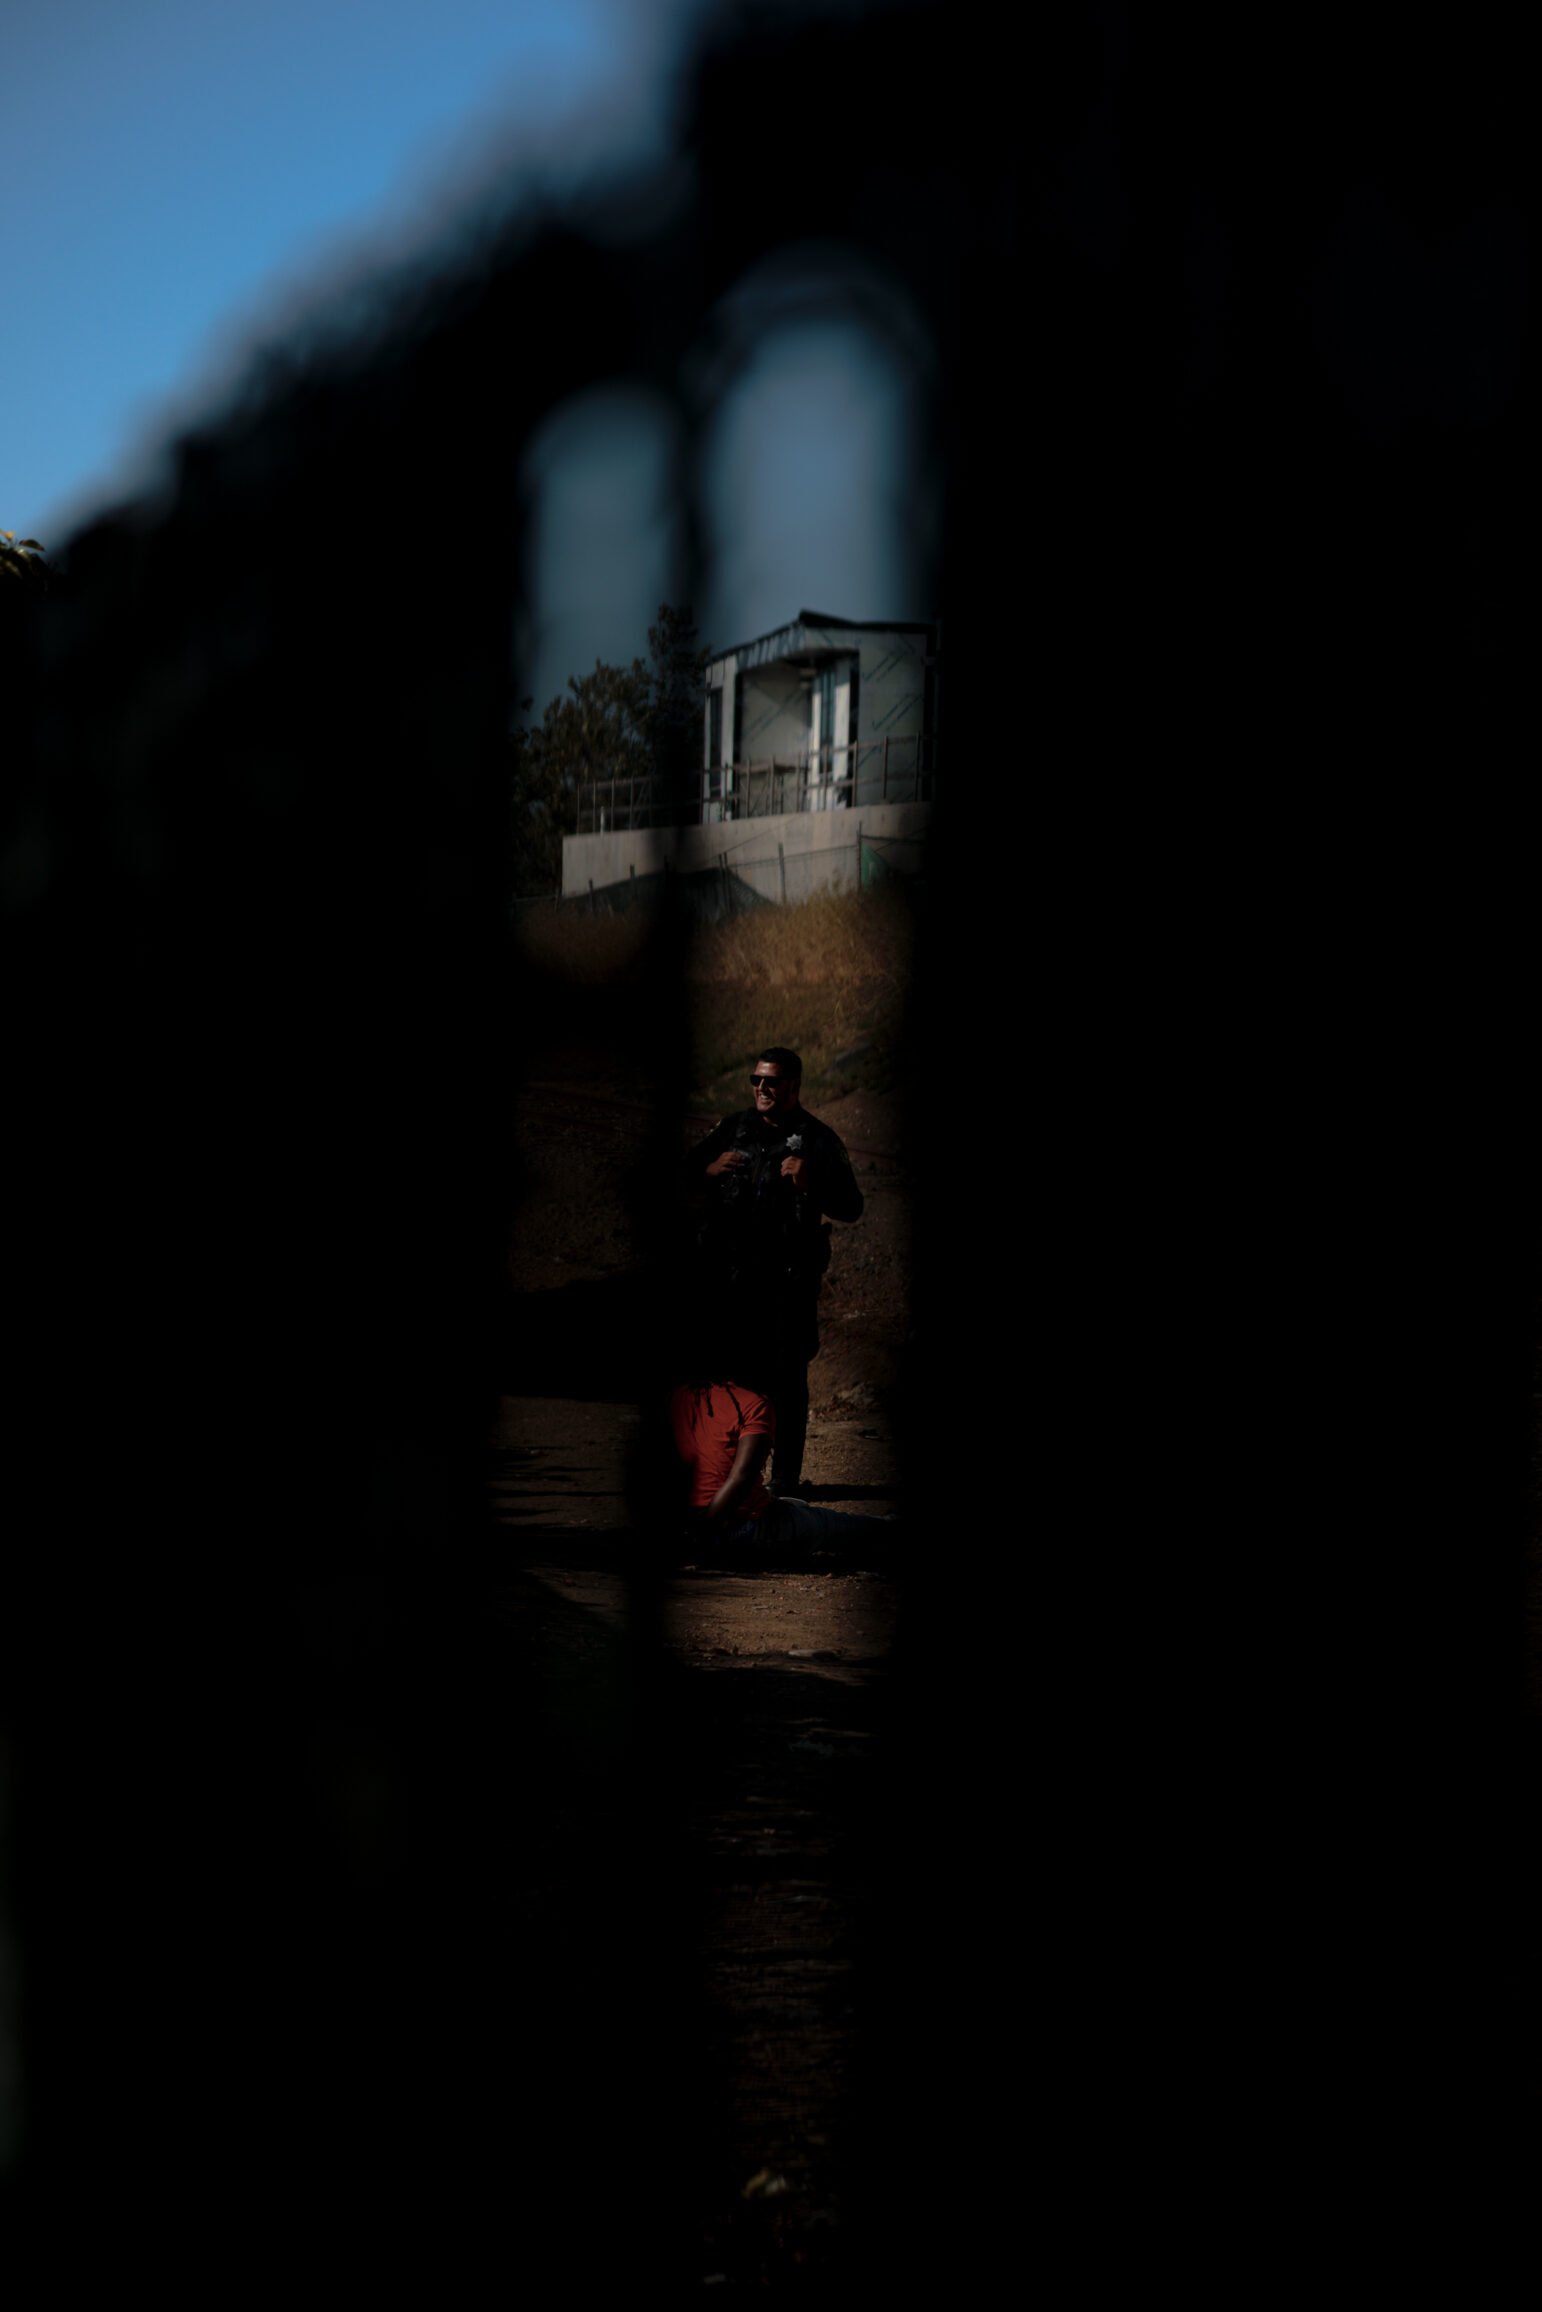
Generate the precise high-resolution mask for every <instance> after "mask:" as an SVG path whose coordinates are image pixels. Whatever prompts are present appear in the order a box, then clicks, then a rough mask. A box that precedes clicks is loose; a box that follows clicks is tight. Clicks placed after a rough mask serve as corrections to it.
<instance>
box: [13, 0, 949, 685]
mask: <svg viewBox="0 0 1542 2312" xmlns="http://www.w3.org/2000/svg"><path fill="white" fill-rule="evenodd" d="M701 4H702V0H435V4H430V0H0V87H3V89H4V92H5V116H6V129H5V154H6V188H7V189H6V197H5V201H4V204H3V208H0V296H3V300H4V313H5V320H6V356H5V360H4V362H3V364H0V525H3V526H4V527H6V528H9V529H14V530H16V531H17V532H19V533H22V534H26V535H31V536H35V537H39V538H41V539H42V540H43V542H44V544H45V545H53V546H58V545H59V544H61V543H62V542H63V540H64V539H65V538H66V537H67V536H68V534H69V532H70V531H71V530H72V529H73V528H75V527H76V526H78V524H79V523H80V522H82V521H83V520H85V519H87V518H89V516H90V515H92V514H93V513H94V512H97V511H99V510H101V509H102V508H103V507H104V506H108V505H111V504H113V503H114V502H117V501H119V500H121V499H122V498H123V497H125V496H127V495H130V494H132V492H133V490H134V489H135V488H136V487H137V486H138V485H139V484H141V483H142V482H143V481H145V480H146V479H148V478H149V476H150V474H151V473H152V472H153V466H154V453H155V449H156V446H157V444H158V443H160V442H161V441H164V440H165V439H166V438H167V437H168V436H169V435H170V434H171V433H172V432H173V431H174V430H175V428H176V427H177V426H178V424H179V423H182V422H185V421H186V420H187V419H188V418H189V417H190V416H192V415H193V414H194V413H195V412H196V411H197V410H198V408H199V406H200V403H201V402H205V401H208V400H210V399H213V398H216V397H217V396H218V394H219V392H220V389H221V387H222V385H223V384H225V383H227V382H228V381H229V379H230V377H231V376H232V374H233V373H234V372H236V371H237V370H238V369H239V366H240V362H241V358H242V352H243V348H245V347H246V346H249V345H250V344H252V343H253V342H255V341H257V340H260V338H261V337H262V336H263V334H264V332H265V330H271V328H272V327H273V326H274V325H275V322H276V320H277V318H278V317H279V316H281V315H282V314H283V313H284V312H285V311H286V310H288V309H291V308H294V307H296V306H299V307H303V306H304V305H305V304H306V303H307V302H310V301H315V300H317V299H320V298H324V297H325V295H326V293H327V285H328V283H329V282H335V281H337V280H338V279H340V278H345V277H346V276H347V275H348V274H349V272H350V271H356V270H358V269H360V268H363V269H366V270H367V269H368V268H369V267H370V266H371V265H372V264H373V263H376V262H379V261H380V260H381V259H382V258H383V257H384V256H386V255H387V254H388V253H389V252H391V251H392V250H394V249H398V248H400V247H401V246H402V244H403V243H404V241H407V240H410V239H412V238H413V237H418V238H420V239H428V240H430V241H431V240H432V237H433V234H434V232H435V230H436V228H437V226H438V225H440V224H442V223H443V222H445V221H446V220H448V219H449V218H450V217H451V216H453V214H454V213H455V210H456V208H457V205H459V204H462V203H464V201H465V200H466V199H467V198H468V194H469V188H470V187H471V186H472V185H473V184H475V183H476V182H477V181H479V179H485V177H486V175H487V173H488V171H489V170H490V169H491V167H492V166H493V165H494V159H495V156H496V159H497V162H498V163H499V164H500V165H502V166H505V167H507V166H509V165H512V167H513V169H514V170H515V172H516V174H520V173H522V174H524V175H525V176H527V177H529V178H530V179H531V180H532V181H541V182H543V183H545V184H546V185H548V186H549V187H560V185H561V183H562V182H563V181H564V178H565V177H566V176H571V175H572V174H573V173H574V172H575V171H576V172H582V171H583V170H584V169H586V168H593V167H597V166H599V165H600V156H601V155H605V156H608V158H609V159H610V160H612V161H614V159H615V158H616V156H617V155H618V154H619V155H620V156H621V157H622V158H623V159H624V158H625V156H626V155H627V154H628V153H635V154H636V155H637V156H638V157H645V156H646V155H647V154H648V152H649V151H650V150H654V151H656V150H657V149H658V148H659V146H660V144H661V142H662V141H663V140H664V139H665V138H666V137H667V134H668V119H669V105H670V98H671V77H672V76H671V59H672V56H673V54H674V49H675V43H676V40H677V38H678V34H679V31H680V29H681V27H682V26H683V25H684V24H685V23H686V22H688V21H689V20H690V18H691V17H693V16H694V14H695V13H696V11H697V9H698V8H699V6H700V5H701ZM848 351H849V349H848ZM861 373H862V363H861V360H860V358H857V359H856V360H855V362H854V363H853V361H852V360H850V359H849V358H848V354H847V353H843V351H842V348H841V345H840V342H839V340H838V333H832V331H831V330H830V329H828V328H826V329H824V330H823V331H822V332H821V331H820V330H819V329H818V328H810V327H807V326H804V327H801V328H795V329H793V330H792V331H791V332H789V333H785V334H784V335H783V337H781V338H780V339H779V340H777V341H776V342H775V343H769V342H768V344H767V345H766V347H765V348H764V353H763V358H757V359H755V360H752V361H751V362H749V364H748V365H747V368H746V371H745V374H744V378H743V383H742V386H741V387H740V389H739V392H738V395H737V397H736V399H735V401H734V403H733V406H732V407H730V408H728V409H727V410H725V413H724V418H723V434H724V446H723V448H722V450H721V452H720V453H719V454H718V455H717V456H716V458H715V461H714V470H715V471H716V472H717V474H718V476H719V480H718V503H717V508H716V513H715V523H716V526H717V527H718V529H719V530H720V532H721V535H722V537H723V538H724V540H725V541H728V540H730V539H731V541H732V551H731V552H727V553H725V554H724V556H723V558H722V567H721V569H720V570H719V574H718V583H717V585H716V588H715V595H714V599H713V601H712V602H711V603H708V604H701V605H698V606H697V607H698V611H699V614H700V616H701V620H702V624H703V627H704V630H705V631H706V633H707V638H708V639H709V640H711V641H713V642H715V643H727V642H732V641H737V640H740V639H742V638H743V637H744V636H745V635H748V634H752V633H756V632H760V631H764V630H765V629H767V628H769V627H772V626H775V625H778V624H780V623H782V622H783V621H784V620H785V619H787V618H789V617H791V616H792V615H793V614H794V613H795V612H796V610H797V609H798V608H799V607H800V606H801V605H802V604H803V603H805V602H806V603H811V604H813V605H815V606H818V607H820V608H830V609H834V610H837V611H840V612H843V613H845V614H846V615H849V616H852V617H858V618H861V617H880V616H890V615H897V616H921V615H925V614H926V611H927V606H926V605H922V604H917V603H915V602H913V601H911V600H909V599H908V598H905V599H900V598H894V599H891V598H890V597H891V595H895V594H896V589H897V590H898V594H900V595H903V593H904V586H903V568H904V563H905V557H904V554H903V552H902V551H900V548H901V546H902V544H903V541H902V540H901V539H899V537H898V533H897V532H896V530H895V525H894V520H893V515H894V508H893V506H892V505H890V504H888V503H887V501H886V497H885V488H886V485H885V482H884V476H883V470H882V469H884V467H885V461H886V459H887V460H889V462H890V463H891V464H892V459H893V457H894V456H898V455H899V454H900V434H899V433H897V432H896V431H895V428H896V426H897V425H901V419H902V413H900V412H898V411H897V409H896V407H895V406H894V398H893V395H892V394H889V395H887V397H886V396H885V393H884V392H883V391H882V390H881V389H879V390H877V397H876V400H872V399H864V389H863V388H862V387H861V385H860V383H858V382H854V381H856V380H858V379H859V377H860V374H861ZM658 428H659V419H658V414H657V413H653V412H649V411H647V410H645V409H643V410H638V409H631V410H630V411H629V410H628V408H627V406H626V405H625V404H615V403H612V404H611V405H608V406H607V407H606V408H604V409H602V410H599V411H597V412H590V413H589V417H588V419H587V420H585V421H584V422H577V421H574V422H569V423H567V424H565V425H559V426H558V427H556V428H555V429H554V434H553V440H552V442H551V443H549V444H548V445H547V449H546V452H545V458H546V466H547V469H548V478H547V482H546V484H545V486H544V495H543V498H542V515H543V520H542V522H541V525H540V536H539V538H538V540H537V541H535V542H533V544H532V553H533V554H534V555H535V557H536V561H535V568H536V571H537V574H538V581H539V594H540V601H541V610H542V617H541V626H540V631H539V632H538V633H537V634H536V635H535V636H533V637H531V638H530V640H531V643H532V645H533V654H532V665H531V672H530V673H529V674H528V675H527V681H528V682H529V683H530V685H531V686H532V687H534V688H535V690H536V692H537V694H538V698H541V699H544V697H545V696H547V695H549V694H550V691H551V690H552V689H555V688H557V687H559V686H560V683H561V681H562V679H563V678H564V676H565V674H566V673H568V672H576V671H581V670H582V669H583V668H584V667H586V666H588V665H591V664H592V663H593V660H594V658H595V657H597V656H601V657H606V658H625V657H630V656H631V655H633V654H634V653H636V652H641V651H642V650H644V649H645V648H646V626H647V622H648V619H649V617H650V616H651V615H652V612H653V611H654V609H655V608H656V606H657V603H658V600H659V599H660V597H661V593H662V592H663V591H664V590H665V589H666V587H667V584H668V580H669V575H670V541H671V536H672V525H673V510H672V509H671V508H670V506H669V505H668V503H667V498H666V497H665V495H664V494H663V492H664V484H663V481H662V478H661V477H662V474H663V472H664V466H663V463H662V455H663V448H664V443H663V440H662V437H661V436H660V434H659V430H658ZM901 430H902V426H901ZM886 444H887V445H888V447H887V448H886V446H885V445H886ZM832 491H833V492H834V493H835V499H834V501H832V494H831V493H832ZM889 495H890V496H892V491H890V492H889ZM607 506H608V507H609V508H610V512H609V514H608V515H606V514H605V513H604V512H603V511H602V509H603V508H605V507H607ZM719 629H721V631H719Z"/></svg>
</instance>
